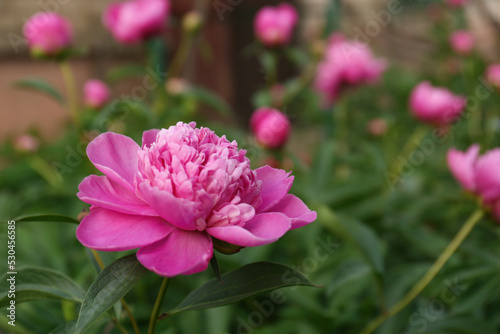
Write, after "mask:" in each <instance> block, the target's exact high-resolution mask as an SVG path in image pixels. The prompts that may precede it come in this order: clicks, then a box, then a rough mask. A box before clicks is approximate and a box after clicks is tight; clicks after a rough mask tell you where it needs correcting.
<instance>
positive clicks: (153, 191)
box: [139, 183, 199, 231]
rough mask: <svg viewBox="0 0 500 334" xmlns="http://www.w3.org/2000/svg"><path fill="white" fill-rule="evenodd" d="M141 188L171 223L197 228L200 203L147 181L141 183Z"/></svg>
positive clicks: (152, 205)
mask: <svg viewBox="0 0 500 334" xmlns="http://www.w3.org/2000/svg"><path fill="white" fill-rule="evenodd" d="M139 190H140V191H141V195H142V197H143V198H144V200H145V201H146V202H147V203H148V204H149V206H150V207H151V208H152V209H153V210H155V211H156V213H158V215H160V216H161V217H163V218H164V219H165V220H166V221H168V222H169V223H170V224H172V225H174V226H175V227H178V228H180V229H183V230H188V231H194V230H196V219H197V218H198V213H199V211H198V209H197V208H198V203H194V202H191V201H189V200H186V199H183V198H177V197H175V196H174V195H173V194H172V193H170V192H168V191H166V190H160V189H158V188H157V187H153V186H151V185H149V184H147V183H141V184H140V185H139Z"/></svg>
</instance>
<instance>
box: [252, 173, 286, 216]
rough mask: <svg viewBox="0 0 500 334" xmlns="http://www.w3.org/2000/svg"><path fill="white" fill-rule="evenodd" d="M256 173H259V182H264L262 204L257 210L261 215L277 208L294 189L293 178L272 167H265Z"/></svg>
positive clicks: (261, 193) (261, 192)
mask: <svg viewBox="0 0 500 334" xmlns="http://www.w3.org/2000/svg"><path fill="white" fill-rule="evenodd" d="M255 171H256V172H257V180H261V181H262V188H261V191H260V195H261V197H262V204H261V205H260V206H259V207H258V208H257V210H256V212H257V213H259V212H262V211H265V210H267V209H269V208H271V207H273V206H275V205H276V204H278V202H279V201H280V200H281V199H282V198H283V197H285V195H286V194H287V193H288V191H290V188H291V187H292V184H293V176H290V173H287V172H285V171H284V170H283V169H276V168H272V167H270V166H264V167H261V168H258V169H256V170H255Z"/></svg>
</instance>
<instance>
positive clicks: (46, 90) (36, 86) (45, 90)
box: [13, 78, 65, 103]
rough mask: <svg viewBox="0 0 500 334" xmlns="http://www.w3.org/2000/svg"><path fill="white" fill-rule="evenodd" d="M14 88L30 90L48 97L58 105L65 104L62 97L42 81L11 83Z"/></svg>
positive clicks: (25, 80)
mask: <svg viewBox="0 0 500 334" xmlns="http://www.w3.org/2000/svg"><path fill="white" fill-rule="evenodd" d="M13 85H14V87H17V88H26V89H31V90H34V91H37V92H40V93H42V94H45V95H48V96H50V97H52V98H54V99H55V100H57V102H59V103H65V99H64V97H63V96H62V95H61V94H60V93H59V92H58V91H57V89H55V88H54V87H53V86H52V85H51V84H49V83H48V82H46V81H45V80H42V79H37V78H27V79H23V80H18V81H15V82H14V83H13Z"/></svg>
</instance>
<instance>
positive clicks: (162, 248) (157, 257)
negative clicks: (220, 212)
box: [137, 229, 213, 277]
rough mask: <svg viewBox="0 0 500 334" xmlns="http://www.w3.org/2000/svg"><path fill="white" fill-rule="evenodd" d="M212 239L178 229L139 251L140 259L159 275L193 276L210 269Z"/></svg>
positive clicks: (197, 232)
mask: <svg viewBox="0 0 500 334" xmlns="http://www.w3.org/2000/svg"><path fill="white" fill-rule="evenodd" d="M212 255H213V245H212V239H211V238H210V236H208V235H207V234H206V233H204V232H199V231H183V230H179V229H175V230H174V231H172V233H170V234H169V235H168V237H166V238H164V239H162V240H160V241H158V242H156V243H154V244H152V245H149V246H146V247H143V248H141V249H139V251H138V252H137V259H138V260H139V262H141V263H142V264H143V265H144V266H145V267H146V268H148V269H149V270H151V271H154V272H155V273H157V274H158V275H161V276H167V277H173V276H176V275H190V274H194V273H197V272H200V271H203V270H205V269H207V266H208V262H210V259H211V258H212Z"/></svg>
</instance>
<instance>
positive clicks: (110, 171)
mask: <svg viewBox="0 0 500 334" xmlns="http://www.w3.org/2000/svg"><path fill="white" fill-rule="evenodd" d="M139 150H140V147H139V145H137V143H136V142H134V141H133V140H132V139H131V138H129V137H127V136H124V135H120V134H117V133H113V132H106V133H103V134H100V135H99V136H97V137H96V138H95V139H94V140H93V141H92V142H90V144H89V145H88V146H87V155H88V157H89V159H90V161H92V163H93V164H94V165H95V166H96V167H97V169H99V170H100V171H101V172H103V173H104V174H106V175H107V176H108V177H110V178H111V179H112V180H113V181H115V182H117V183H119V184H120V185H121V186H123V187H125V188H127V189H129V190H132V191H133V190H134V177H135V174H136V173H137V161H138V154H137V152H138V151H139Z"/></svg>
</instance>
